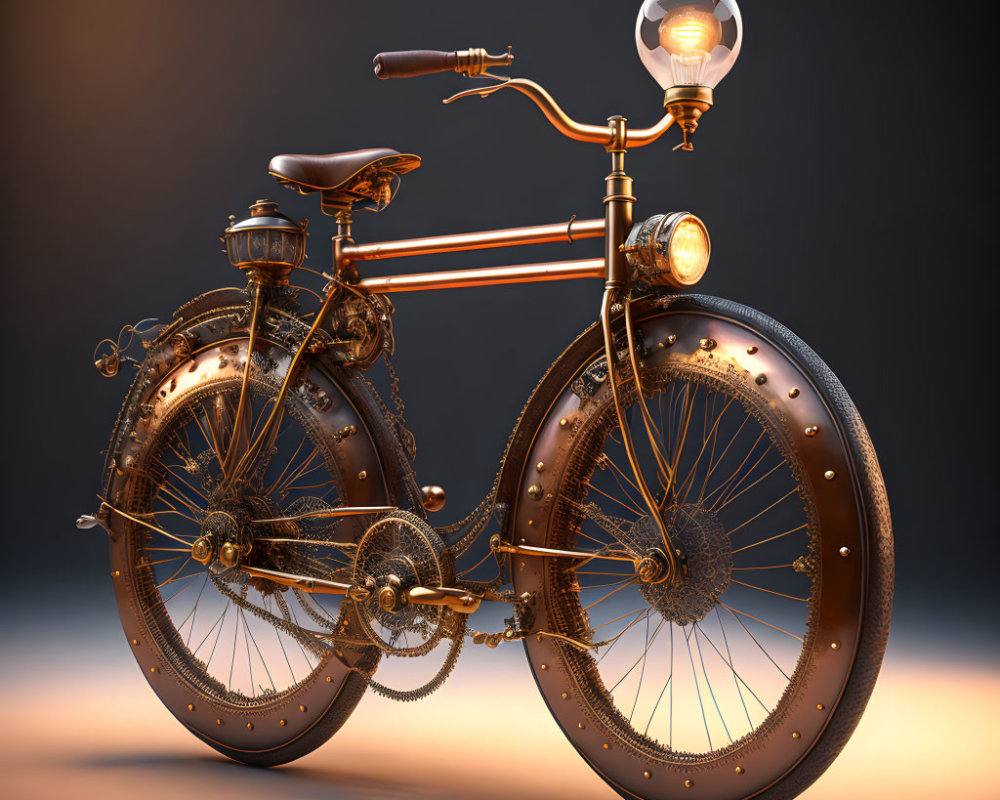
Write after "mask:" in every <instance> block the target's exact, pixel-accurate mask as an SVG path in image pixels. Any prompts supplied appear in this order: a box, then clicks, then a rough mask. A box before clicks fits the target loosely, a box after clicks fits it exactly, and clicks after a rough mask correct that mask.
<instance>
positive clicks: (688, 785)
mask: <svg viewBox="0 0 1000 800" xmlns="http://www.w3.org/2000/svg"><path fill="white" fill-rule="evenodd" d="M684 787H685V788H686V789H693V788H694V781H693V780H691V779H690V778H688V779H687V780H686V781H684Z"/></svg>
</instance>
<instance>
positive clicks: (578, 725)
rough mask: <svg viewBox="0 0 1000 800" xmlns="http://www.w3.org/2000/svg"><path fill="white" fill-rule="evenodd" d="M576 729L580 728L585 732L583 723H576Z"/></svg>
mask: <svg viewBox="0 0 1000 800" xmlns="http://www.w3.org/2000/svg"><path fill="white" fill-rule="evenodd" d="M576 727H578V728H579V729H580V730H581V731H582V730H583V723H582V722H578V723H576Z"/></svg>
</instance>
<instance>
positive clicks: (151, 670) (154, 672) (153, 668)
mask: <svg viewBox="0 0 1000 800" xmlns="http://www.w3.org/2000/svg"><path fill="white" fill-rule="evenodd" d="M149 671H150V672H152V673H153V674H154V675H155V674H156V667H150V668H149Z"/></svg>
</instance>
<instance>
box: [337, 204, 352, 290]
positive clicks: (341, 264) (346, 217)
mask: <svg viewBox="0 0 1000 800" xmlns="http://www.w3.org/2000/svg"><path fill="white" fill-rule="evenodd" d="M334 219H336V220H337V235H336V236H334V237H333V272H334V274H335V275H336V276H337V277H338V278H341V279H346V280H350V281H354V280H357V277H358V270H357V268H356V267H354V266H353V264H352V262H351V260H350V259H349V258H347V257H346V256H345V255H344V246H345V245H349V244H354V239H352V238H351V222H352V220H351V211H350V209H347V210H346V211H338V212H337V213H336V214H335V215H334Z"/></svg>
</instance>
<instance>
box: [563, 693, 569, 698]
mask: <svg viewBox="0 0 1000 800" xmlns="http://www.w3.org/2000/svg"><path fill="white" fill-rule="evenodd" d="M562 699H563V700H569V692H563V693H562Z"/></svg>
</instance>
